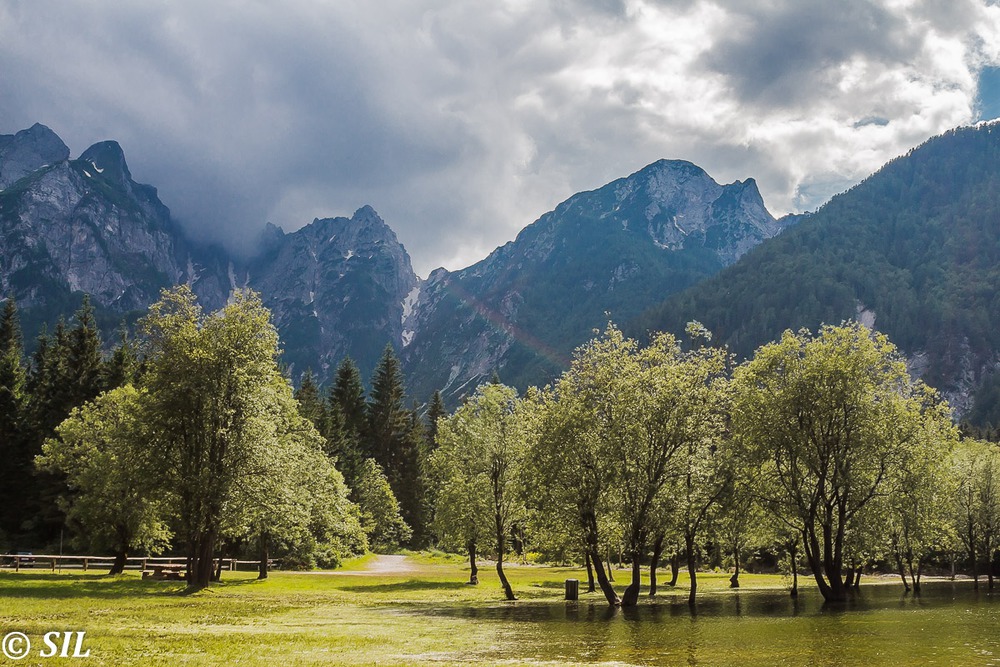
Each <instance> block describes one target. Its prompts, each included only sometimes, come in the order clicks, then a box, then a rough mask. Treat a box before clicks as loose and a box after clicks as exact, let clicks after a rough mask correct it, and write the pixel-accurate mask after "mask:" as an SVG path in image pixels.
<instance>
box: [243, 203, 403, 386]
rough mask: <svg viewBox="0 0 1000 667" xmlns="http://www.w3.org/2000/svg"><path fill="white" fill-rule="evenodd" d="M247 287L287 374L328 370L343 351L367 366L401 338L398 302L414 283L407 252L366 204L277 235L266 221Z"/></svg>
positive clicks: (321, 373) (329, 372) (400, 303)
mask: <svg viewBox="0 0 1000 667" xmlns="http://www.w3.org/2000/svg"><path fill="white" fill-rule="evenodd" d="M264 246H265V252H264V254H263V255H262V256H261V257H259V258H257V259H256V260H254V261H253V262H252V263H251V264H250V267H249V276H250V279H249V286H250V287H252V288H253V289H255V290H257V291H259V292H260V293H261V294H262V295H263V298H264V303H265V304H266V305H267V306H268V307H269V308H270V309H271V312H272V314H273V317H274V321H275V324H276V325H277V327H278V330H279V332H280V333H281V339H282V344H283V346H284V348H285V354H284V358H285V361H286V363H288V364H290V365H291V367H292V372H293V376H297V375H298V374H299V373H301V372H302V371H304V370H305V369H306V368H311V369H312V370H313V371H314V372H315V373H316V374H317V375H319V377H320V378H324V379H325V378H328V377H330V376H331V375H332V374H333V371H334V370H335V368H336V365H337V364H338V363H339V361H340V360H341V359H342V358H343V357H344V356H350V357H352V358H353V359H354V360H355V361H356V362H357V363H358V365H359V367H360V368H361V369H362V370H363V371H365V372H367V371H368V370H369V369H371V368H373V367H374V365H375V363H376V362H377V360H378V357H379V356H380V355H381V353H382V350H383V348H384V347H385V345H386V344H387V343H392V344H393V345H395V346H397V347H399V346H400V345H401V343H402V340H403V329H402V326H403V316H404V302H405V301H406V298H407V296H408V295H409V294H410V293H411V292H413V291H414V290H415V288H416V287H417V283H418V279H417V276H416V274H415V273H414V272H413V268H412V267H411V265H410V257H409V255H407V254H406V250H405V249H404V248H403V246H402V245H401V244H400V243H399V241H398V239H397V238H396V234H395V233H394V232H393V231H392V230H391V229H390V228H389V226H388V225H386V224H385V222H384V221H383V220H382V218H380V217H379V216H378V214H377V213H376V212H375V211H374V210H373V209H372V208H371V207H370V206H365V207H363V208H360V209H358V211H357V212H356V213H355V214H354V215H353V216H352V217H351V218H350V219H348V218H342V217H341V218H324V219H317V220H314V221H313V222H312V223H311V224H309V225H307V226H305V227H303V228H302V229H300V230H298V231H296V232H294V233H291V234H284V233H283V232H282V231H281V230H280V229H279V228H277V227H274V226H269V227H268V229H267V230H266V231H265V238H264Z"/></svg>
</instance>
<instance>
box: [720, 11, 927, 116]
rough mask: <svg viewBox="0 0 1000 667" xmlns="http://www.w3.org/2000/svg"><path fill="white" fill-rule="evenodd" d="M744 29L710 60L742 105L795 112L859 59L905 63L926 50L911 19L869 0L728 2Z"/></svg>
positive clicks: (723, 40) (725, 38) (724, 42)
mask: <svg viewBox="0 0 1000 667" xmlns="http://www.w3.org/2000/svg"><path fill="white" fill-rule="evenodd" d="M726 6H727V9H729V10H730V11H731V12H732V13H733V16H734V22H735V24H736V25H737V26H738V29H737V30H734V31H732V32H729V33H726V34H722V35H720V38H719V40H718V41H717V42H716V43H715V44H714V45H713V48H712V50H711V51H709V52H707V53H706V54H705V58H704V62H705V64H706V66H708V67H710V68H711V69H712V70H714V71H716V72H720V73H722V74H723V75H724V76H725V77H726V78H727V79H728V80H729V81H730V82H731V83H732V85H733V87H734V88H735V89H736V92H737V94H738V95H739V97H740V99H741V100H743V101H752V102H754V103H756V104H759V105H761V106H763V107H765V108H768V107H774V106H782V107H787V106H793V105H796V104H798V103H801V102H802V100H803V99H808V97H810V96H815V95H817V94H818V93H820V91H821V88H822V87H829V86H835V85H836V84H837V79H836V75H837V66H838V65H841V64H843V63H846V62H849V61H850V60H851V59H852V58H854V57H856V56H860V57H863V58H865V59H866V60H874V61H878V62H890V63H900V62H906V61H908V60H910V59H912V58H913V56H914V54H915V53H916V52H917V51H918V50H919V48H920V46H919V44H915V43H913V42H912V41H911V40H910V39H909V38H910V37H911V36H912V35H911V30H910V28H909V26H908V25H907V20H906V17H905V16H903V15H899V14H894V13H892V12H890V11H889V10H887V9H886V8H884V7H882V6H879V5H878V4H877V3H874V2H870V1H869V0H838V1H837V2H830V1H829V0H783V1H779V2H729V3H726Z"/></svg>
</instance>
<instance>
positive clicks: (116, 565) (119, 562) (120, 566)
mask: <svg viewBox="0 0 1000 667" xmlns="http://www.w3.org/2000/svg"><path fill="white" fill-rule="evenodd" d="M127 558H128V550H127V549H126V548H125V547H122V548H121V549H119V550H118V553H116V554H115V560H114V562H113V563H111V570H110V571H109V572H108V574H109V575H112V574H121V573H122V572H124V571H125V561H126V559H127Z"/></svg>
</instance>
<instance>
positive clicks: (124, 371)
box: [100, 324, 140, 391]
mask: <svg viewBox="0 0 1000 667" xmlns="http://www.w3.org/2000/svg"><path fill="white" fill-rule="evenodd" d="M139 372H140V363H139V353H138V351H137V350H136V346H135V344H134V343H133V342H132V341H131V339H129V336H128V330H127V329H126V328H125V325H124V324H123V325H122V327H121V329H120V331H119V334H118V345H117V346H116V347H115V349H114V352H112V353H111V356H110V357H109V358H108V360H107V361H106V362H104V364H103V365H102V366H101V381H100V385H101V390H102V391H110V390H112V389H117V388H118V387H122V386H124V385H126V384H129V383H132V382H135V381H136V380H137V379H138V378H139Z"/></svg>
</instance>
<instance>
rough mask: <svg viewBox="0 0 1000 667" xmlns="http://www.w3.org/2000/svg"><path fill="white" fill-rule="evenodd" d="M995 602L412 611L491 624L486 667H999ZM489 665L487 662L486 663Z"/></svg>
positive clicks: (757, 601) (956, 591)
mask: <svg viewBox="0 0 1000 667" xmlns="http://www.w3.org/2000/svg"><path fill="white" fill-rule="evenodd" d="M997 601H998V599H997V598H996V597H994V596H991V595H989V594H988V593H985V592H983V591H980V592H978V593H977V592H976V591H974V590H973V589H972V586H971V585H969V584H968V583H966V582H960V583H949V582H934V583H927V584H924V590H923V591H922V594H921V595H919V596H915V595H913V594H909V595H904V594H903V593H902V591H901V590H900V588H899V587H896V586H891V585H869V586H862V588H861V589H860V590H859V591H858V592H857V594H855V595H853V596H852V597H851V599H849V600H848V601H846V602H844V603H840V604H824V603H823V601H822V598H821V597H820V596H819V594H818V592H816V591H810V590H803V591H802V592H801V593H800V595H799V596H798V597H795V598H793V597H791V596H790V595H788V594H787V592H785V591H746V590H741V591H740V592H738V593H729V592H727V593H720V594H711V593H710V594H705V595H703V596H701V597H700V598H699V601H698V604H697V606H696V609H695V610H694V612H692V610H691V608H690V607H689V606H688V604H687V600H686V597H684V596H682V595H678V596H666V597H661V598H656V599H655V600H654V601H644V602H643V604H641V605H640V606H638V607H634V608H630V609H614V608H611V607H608V606H607V605H606V604H604V602H603V600H602V599H597V598H595V599H593V600H582V601H579V602H564V601H558V602H544V601H520V602H516V603H513V604H510V603H498V604H496V605H491V606H469V605H460V604H454V605H442V606H434V607H426V608H424V607H420V608H410V609H409V610H408V612H407V613H411V614H417V615H427V616H445V617H453V618H461V619H469V620H472V621H475V622H477V623H494V624H499V625H498V627H499V629H500V630H501V631H502V634H503V635H504V636H505V637H506V638H507V640H508V641H505V642H503V644H502V645H500V646H498V647H496V650H495V652H494V653H491V654H490V655H488V656H477V661H483V662H489V661H494V660H495V661H506V660H513V661H518V660H525V659H533V660H546V661H548V660H554V661H570V662H583V663H592V662H604V661H613V662H621V663H626V664H665V665H685V664H687V665H715V664H742V665H757V664H760V665H773V664H777V663H782V664H809V665H831V666H833V665H863V664H886V665H888V664H892V665H896V664H904V665H905V664H914V665H917V664H968V663H974V664H997V663H993V662H991V661H992V659H993V657H994V656H998V657H1000V639H998V638H997V632H996V628H997V627H1000V604H997ZM480 658H482V660H479V659H480Z"/></svg>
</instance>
